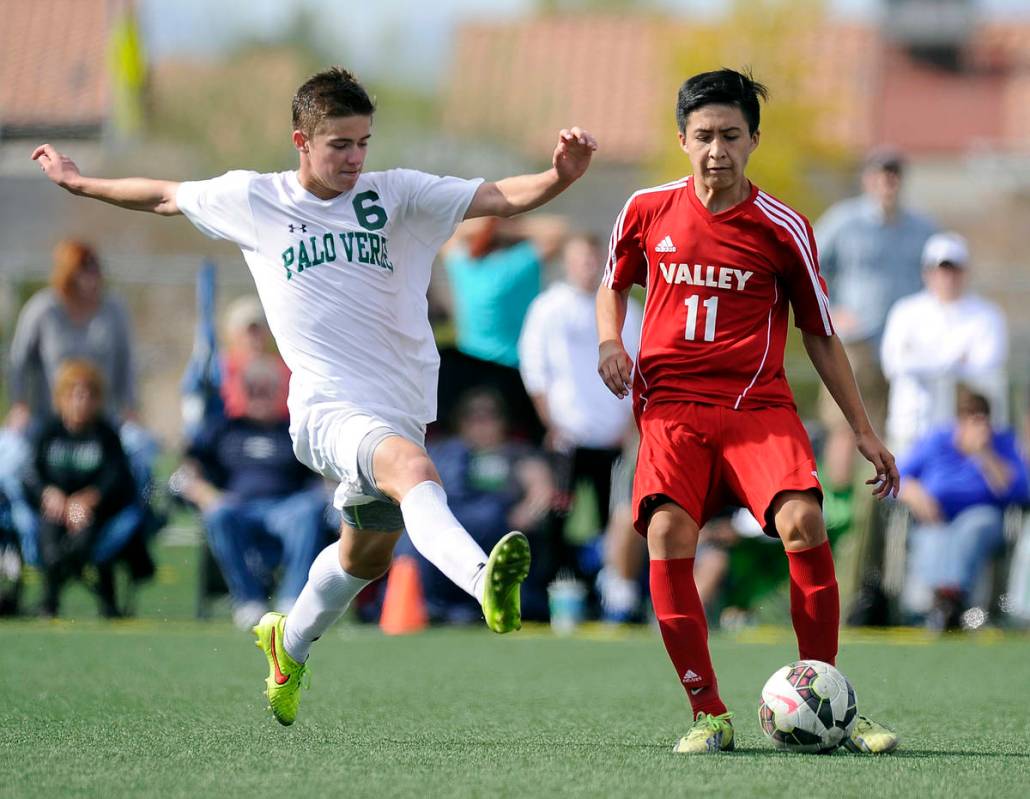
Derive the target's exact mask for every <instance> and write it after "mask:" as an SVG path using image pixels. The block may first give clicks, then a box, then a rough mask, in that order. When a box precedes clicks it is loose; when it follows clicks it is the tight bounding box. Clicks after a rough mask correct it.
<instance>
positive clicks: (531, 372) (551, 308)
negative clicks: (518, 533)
mask: <svg viewBox="0 0 1030 799" xmlns="http://www.w3.org/2000/svg"><path fill="white" fill-rule="evenodd" d="M562 266H563V269H564V275H565V279H564V280H562V281H559V282H556V283H554V284H553V285H552V286H551V287H550V288H548V289H547V290H546V291H545V292H544V293H543V294H541V295H540V296H539V297H537V298H536V299H535V300H533V302H532V304H531V305H530V307H529V313H528V314H527V315H526V321H525V324H524V325H523V328H522V335H521V337H520V338H519V347H518V352H519V371H520V372H521V374H522V379H523V382H524V383H525V386H526V390H527V391H528V392H529V396H530V398H531V399H532V400H533V405H534V407H535V408H536V412H537V415H538V416H539V417H540V420H541V421H542V422H543V424H544V427H545V429H546V431H547V432H546V435H545V438H544V443H545V446H546V448H547V450H548V451H549V453H550V454H551V462H552V465H553V467H554V472H555V477H556V483H557V489H558V498H557V502H556V507H557V512H556V513H555V514H554V515H553V517H552V526H553V527H554V529H553V531H552V541H553V542H555V543H556V542H557V540H558V539H561V538H562V537H563V535H564V526H565V522H566V520H567V517H568V514H569V512H570V510H571V506H570V503H571V501H572V497H573V496H574V495H575V493H576V490H577V488H578V486H579V484H580V483H581V482H583V481H585V482H587V483H588V484H589V485H590V487H591V489H592V495H593V497H594V498H595V501H596V515H597V518H598V520H599V529H601V530H604V529H605V528H606V527H607V525H608V516H609V506H610V504H611V485H612V465H613V464H614V463H615V460H616V458H618V457H619V455H620V454H621V452H622V445H623V441H624V440H625V438H626V434H627V432H628V430H629V429H630V427H631V425H632V424H633V407H632V404H631V403H630V402H629V401H628V400H619V399H618V398H617V397H615V396H614V395H613V394H612V393H611V392H610V391H609V390H608V389H607V388H606V387H605V385H604V382H603V381H602V380H601V379H600V378H599V377H598V376H597V367H596V361H597V322H596V318H595V313H594V295H595V292H596V291H597V286H598V283H599V282H600V279H601V271H602V270H603V268H604V261H603V254H602V251H601V247H600V244H599V242H598V241H597V239H595V238H594V237H593V236H590V235H587V234H582V233H579V234H575V235H573V236H571V237H570V238H569V239H568V240H567V241H566V243H565V246H564V248H563V250H562ZM640 324H641V311H640V306H639V304H638V303H637V302H636V301H635V300H631V301H630V303H629V307H628V309H627V313H626V324H625V338H626V341H627V342H628V343H629V354H630V357H632V358H636V345H637V342H638V340H639V338H640ZM558 565H559V566H560V567H564V568H569V569H571V570H572V571H575V569H574V568H573V567H574V565H575V564H574V563H573V562H566V563H560V564H558Z"/></svg>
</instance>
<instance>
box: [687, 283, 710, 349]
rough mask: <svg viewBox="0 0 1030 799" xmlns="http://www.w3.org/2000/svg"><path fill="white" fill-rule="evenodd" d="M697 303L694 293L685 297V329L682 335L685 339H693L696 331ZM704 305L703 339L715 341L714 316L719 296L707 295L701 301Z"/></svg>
mask: <svg viewBox="0 0 1030 799" xmlns="http://www.w3.org/2000/svg"><path fill="white" fill-rule="evenodd" d="M697 303H698V298H697V295H696V294H691V295H690V296H689V297H687V298H686V299H685V300H684V301H683V304H684V305H686V306H687V329H686V332H685V333H684V334H683V337H684V338H685V339H686V340H687V341H695V340H696V333H697ZM702 304H703V305H704V306H705V337H704V341H715V317H716V316H717V315H718V313H719V298H718V297H709V298H708V299H707V300H705V301H704V302H703V303H702Z"/></svg>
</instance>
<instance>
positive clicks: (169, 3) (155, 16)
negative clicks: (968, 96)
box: [137, 0, 1030, 87]
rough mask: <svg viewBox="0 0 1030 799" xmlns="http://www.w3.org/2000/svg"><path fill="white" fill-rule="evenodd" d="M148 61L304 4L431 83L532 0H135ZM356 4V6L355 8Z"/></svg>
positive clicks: (1022, 9)
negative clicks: (451, 52)
mask: <svg viewBox="0 0 1030 799" xmlns="http://www.w3.org/2000/svg"><path fill="white" fill-rule="evenodd" d="M137 2H138V5H139V10H140V22H141V25H142V28H143V34H144V38H145V41H146V44H147V51H148V53H149V55H150V57H151V58H153V59H158V60H159V59H162V58H165V57H167V56H177V55H178V56H184V55H196V56H212V55H217V54H218V53H220V52H224V51H225V50H228V49H231V48H232V47H233V46H234V45H236V44H238V43H239V42H241V41H245V40H248V39H254V38H258V39H260V38H266V37H269V38H270V37H274V36H275V34H276V32H277V31H279V30H281V29H282V28H283V27H284V26H285V25H286V24H288V21H289V20H290V19H291V17H292V16H293V13H294V11H295V9H297V8H305V9H308V10H310V11H312V12H313V13H314V14H316V15H317V16H316V18H317V19H319V20H320V21H321V20H324V24H320V26H319V28H318V30H315V31H312V40H313V41H314V42H316V43H317V45H318V47H319V49H320V50H322V51H324V52H327V53H332V54H333V55H334V60H337V61H339V62H341V63H345V64H346V65H347V66H349V67H351V68H353V69H355V70H356V71H358V72H359V73H360V74H361V75H362V76H363V77H365V78H369V79H376V78H393V79H399V80H403V81H409V82H412V83H415V84H421V85H423V86H427V87H429V86H432V85H434V84H435V83H436V81H437V80H438V79H439V76H440V74H441V73H442V71H443V69H444V68H445V67H446V64H447V56H448V52H447V49H448V44H449V42H450V37H451V33H452V31H453V29H454V27H455V25H456V24H458V23H459V22H462V21H464V20H468V19H477V18H478V19H494V20H497V19H506V18H507V19H511V18H517V17H519V16H522V15H523V14H525V13H527V12H528V11H529V10H530V9H532V8H533V7H534V5H535V4H534V3H533V2H532V0H434V2H432V3H427V2H425V0H377V2H361V3H360V4H359V3H356V2H352V1H351V0H334V1H333V2H326V1H325V0H219V2H218V3H211V2H210V0H137ZM652 5H655V6H658V7H664V8H667V9H669V11H670V12H671V13H673V14H676V15H683V16H688V15H698V14H701V15H708V14H713V13H718V9H719V8H720V7H721V6H723V5H724V2H723V0H654V2H653V3H652ZM977 5H978V6H979V7H980V8H982V9H983V11H984V12H985V13H987V14H990V15H1006V16H1007V15H1013V14H1015V15H1019V16H1024V15H1025V16H1027V17H1028V18H1030V0H978V1H977ZM356 6H357V8H356ZM831 6H832V8H833V9H834V10H835V11H836V12H837V13H840V14H842V15H846V16H849V17H855V16H857V17H864V18H875V16H876V15H877V14H878V12H879V10H880V9H881V6H882V3H881V2H880V0H831Z"/></svg>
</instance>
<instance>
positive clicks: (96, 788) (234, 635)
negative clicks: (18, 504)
mask: <svg viewBox="0 0 1030 799" xmlns="http://www.w3.org/2000/svg"><path fill="white" fill-rule="evenodd" d="M792 640H793V639H792V635H791V634H790V631H789V630H788V629H765V628H762V629H757V630H749V631H745V632H742V633H740V634H737V635H715V636H713V645H712V649H713V656H714V659H715V662H716V666H717V668H718V670H719V676H720V681H721V685H722V688H723V695H724V698H725V699H726V700H727V703H728V704H729V705H730V707H731V709H732V710H734V711H736V713H737V735H738V739H737V740H738V744H737V746H738V751H737V752H735V753H731V754H723V755H718V756H700V757H699V756H695V757H685V756H677V755H674V754H673V753H672V744H673V742H674V741H675V740H676V738H677V736H679V735H680V734H682V733H683V732H684V731H685V730H686V728H687V725H688V717H689V714H688V710H687V704H686V701H685V698H684V693H683V689H682V688H681V687H680V685H679V684H678V682H677V680H676V676H675V674H674V672H673V670H672V667H671V666H670V665H669V663H668V662H667V660H666V657H665V653H664V651H663V649H662V646H661V643H660V640H659V639H658V636H657V634H656V633H655V632H654V631H652V630H649V629H642V630H638V631H635V632H632V633H629V634H624V635H613V634H611V633H606V632H604V631H603V630H601V629H599V628H592V629H591V630H588V631H585V632H584V633H583V634H581V635H579V636H577V637H572V638H557V637H554V636H552V635H551V633H550V631H549V630H547V629H546V628H536V629H526V630H523V631H522V632H520V633H516V634H513V635H509V636H504V637H498V636H496V635H493V634H490V633H489V632H487V631H486V630H485V628H484V629H474V630H456V629H449V630H433V631H429V632H426V633H422V634H419V635H415V636H410V637H403V638H387V637H384V636H381V635H380V634H379V633H378V631H377V630H375V629H374V628H366V627H357V626H353V625H348V624H341V625H340V626H338V627H337V628H335V629H334V630H333V631H331V632H330V633H329V634H328V635H326V636H325V638H324V639H323V640H322V641H320V642H319V643H318V644H316V647H315V649H314V651H313V655H312V660H311V667H312V669H311V670H312V673H313V679H312V686H311V689H310V690H309V691H308V692H307V694H306V695H305V696H304V698H303V701H302V703H301V710H300V715H299V718H298V721H297V723H296V724H295V725H294V726H293V727H290V728H282V727H279V726H278V725H277V724H276V723H275V722H274V721H273V720H272V718H271V716H270V715H269V714H268V713H267V712H266V711H265V710H264V702H263V697H262V696H261V687H262V680H263V678H264V675H265V664H264V659H263V656H262V655H261V653H260V652H258V650H257V649H256V648H254V646H253V644H252V642H251V638H250V636H249V635H247V634H244V633H241V632H239V631H237V630H235V629H233V628H231V627H230V626H229V625H228V624H226V623H224V622H211V623H206V624H205V623H199V622H193V621H185V620H169V621H162V620H159V619H144V620H139V621H126V622H117V623H114V624H103V623H100V622H95V621H91V620H85V619H81V618H80V619H76V620H74V621H59V622H40V621H29V622H25V621H20V622H4V623H0V643H2V646H0V669H2V672H3V674H4V684H5V691H4V723H3V724H2V725H0V773H2V775H3V778H2V780H0V796H5V797H6V796H12V797H14V796H17V797H22V796H39V797H64V796H91V797H104V799H110V797H118V796H160V797H168V796H191V797H193V796H213V797H223V796H249V797H253V796H274V797H277V799H286V798H289V799H292V798H293V797H297V798H298V799H304V798H305V797H309V796H310V797H320V796H347V797H352V796H353V797H380V796H419V797H421V796H440V797H455V796H487V797H504V796H512V797H516V796H518V797H536V796H561V797H568V796H591V797H602V796H613V797H643V796H702V795H704V796H709V797H716V796H741V797H750V796H763V797H765V796H771V797H778V796H783V797H795V796H797V797H820V796H832V797H851V796H854V797H877V798H878V799H879V797H890V796H898V797H902V796H904V797H923V796H948V797H962V796H970V795H975V796H979V797H1002V796H1012V797H1015V796H1025V795H1026V786H1027V785H1030V638H1027V637H1026V636H1013V635H1010V636H1002V635H1000V634H997V633H987V634H981V635H979V636H976V637H969V638H955V639H945V640H935V639H933V638H930V637H928V636H924V635H921V634H897V635H869V634H864V635H857V636H856V635H852V636H845V642H844V645H843V647H842V656H841V658H840V661H839V664H838V665H839V666H840V667H841V669H842V670H843V671H844V672H845V673H846V674H848V676H849V677H850V678H851V680H852V682H853V683H854V684H855V686H856V689H857V692H858V700H859V708H860V711H862V712H865V713H868V714H870V715H872V716H874V717H876V718H879V719H882V720H884V721H887V722H889V723H891V724H892V725H894V726H896V728H897V729H898V730H899V731H900V732H901V735H902V737H903V744H902V748H901V749H900V750H899V751H898V752H897V753H896V754H894V755H892V756H886V757H881V758H873V757H862V756H855V755H848V754H845V753H843V752H838V753H836V754H834V755H831V756H818V755H790V754H783V753H778V752H775V751H774V750H773V749H771V747H770V746H769V745H768V744H767V743H766V741H765V739H764V737H763V736H762V733H761V732H760V730H759V728H758V723H757V720H756V703H757V695H758V691H759V689H760V687H761V685H762V683H763V681H764V680H765V678H766V677H767V676H768V675H769V674H770V673H771V672H772V671H773V670H774V669H775V668H776V667H778V666H780V665H782V664H784V663H786V662H788V661H790V660H793V659H794V657H795V650H794V647H793V643H792ZM1021 785H1022V786H1023V787H1022V788H1020V786H1021Z"/></svg>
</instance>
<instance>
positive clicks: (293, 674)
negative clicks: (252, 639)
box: [253, 613, 310, 726]
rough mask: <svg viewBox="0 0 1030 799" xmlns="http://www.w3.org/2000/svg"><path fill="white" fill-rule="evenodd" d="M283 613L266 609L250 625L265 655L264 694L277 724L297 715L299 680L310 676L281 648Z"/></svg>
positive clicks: (289, 721)
mask: <svg viewBox="0 0 1030 799" xmlns="http://www.w3.org/2000/svg"><path fill="white" fill-rule="evenodd" d="M285 625H286V617H285V616H284V615H283V614H281V613H266V614H265V615H264V616H262V617H261V621H259V622H258V623H257V624H256V625H255V626H254V628H253V630H254V634H255V635H256V636H257V641H256V646H257V648H258V649H260V650H261V651H262V652H264V653H265V657H266V658H268V679H266V680H265V696H267V697H268V706H269V707H270V708H271V710H272V715H273V716H275V720H276V721H278V722H279V723H280V724H283V725H285V726H289V725H290V724H293V722H294V721H295V720H296V718H297V706H298V705H299V704H300V689H301V687H305V688H306V687H307V686H306V685H304V686H302V685H301V683H302V682H304V681H305V677H306V676H307V677H308V678H310V673H309V672H308V667H307V666H306V665H305V664H303V663H298V662H297V661H296V660H294V659H293V658H291V657H290V656H289V655H288V654H287V653H286V649H284V648H283V628H284V627H285Z"/></svg>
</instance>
